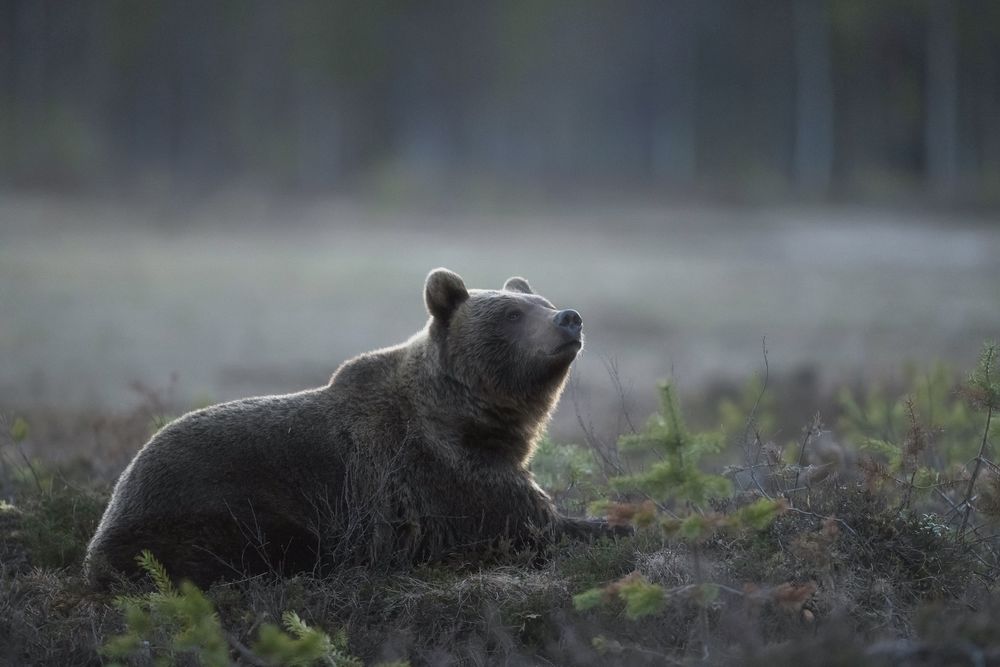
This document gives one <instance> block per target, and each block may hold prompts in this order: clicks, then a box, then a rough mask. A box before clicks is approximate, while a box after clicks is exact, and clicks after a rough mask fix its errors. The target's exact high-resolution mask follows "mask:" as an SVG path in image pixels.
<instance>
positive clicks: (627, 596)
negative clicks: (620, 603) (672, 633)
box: [618, 577, 666, 620]
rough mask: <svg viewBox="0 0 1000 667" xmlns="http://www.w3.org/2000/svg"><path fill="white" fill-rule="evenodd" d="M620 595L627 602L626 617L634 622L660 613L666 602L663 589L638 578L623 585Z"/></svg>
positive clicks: (619, 590)
mask: <svg viewBox="0 0 1000 667" xmlns="http://www.w3.org/2000/svg"><path fill="white" fill-rule="evenodd" d="M618 595H619V596H620V597H621V598H622V599H624V600H625V615H626V616H628V617H629V618H630V619H632V620H635V619H637V618H642V617H643V616H649V615H651V614H657V613H659V612H660V611H661V610H662V609H663V606H664V604H665V601H666V595H665V594H664V591H663V587H661V586H657V585H656V584H651V583H649V582H648V581H646V580H645V579H641V578H638V577H637V578H635V579H633V580H631V581H628V582H626V583H623V584H622V585H621V587H620V588H619V589H618Z"/></svg>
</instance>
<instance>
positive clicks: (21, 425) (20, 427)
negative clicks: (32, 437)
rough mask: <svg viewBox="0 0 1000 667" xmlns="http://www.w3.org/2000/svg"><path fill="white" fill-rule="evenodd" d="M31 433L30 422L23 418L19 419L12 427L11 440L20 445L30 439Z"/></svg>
mask: <svg viewBox="0 0 1000 667" xmlns="http://www.w3.org/2000/svg"><path fill="white" fill-rule="evenodd" d="M29 431H30V429H29V427H28V422H26V421H25V420H24V419H23V418H22V417H18V418H16V419H15V420H14V423H13V424H11V426H10V438H11V440H13V441H14V443H15V444H20V443H22V442H24V440H25V439H26V438H27V437H28V432H29Z"/></svg>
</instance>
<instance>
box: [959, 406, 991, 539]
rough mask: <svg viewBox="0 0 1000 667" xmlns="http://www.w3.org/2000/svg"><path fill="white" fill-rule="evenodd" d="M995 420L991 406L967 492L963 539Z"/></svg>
mask: <svg viewBox="0 0 1000 667" xmlns="http://www.w3.org/2000/svg"><path fill="white" fill-rule="evenodd" d="M992 418H993V406H992V405H991V406H989V407H988V408H987V409H986V428H984V429H983V441H982V442H981V443H980V444H979V454H977V455H976V467H975V468H973V469H972V477H971V478H970V479H969V488H968V489H967V490H966V492H965V500H964V501H963V502H965V515H963V516H962V526H961V527H960V528H959V529H958V537H959V538H961V537H962V535H964V534H965V526H966V524H967V523H969V515H970V514H971V513H972V491H973V489H974V488H975V486H976V480H977V479H978V478H979V471H980V470H981V469H982V467H983V461H985V460H986V459H985V457H984V456H983V454H985V452H986V443H987V440H988V439H989V435H990V420H991V419H992Z"/></svg>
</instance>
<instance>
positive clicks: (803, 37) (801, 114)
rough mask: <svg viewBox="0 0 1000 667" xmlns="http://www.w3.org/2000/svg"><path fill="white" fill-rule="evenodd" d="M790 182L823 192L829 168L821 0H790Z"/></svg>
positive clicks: (826, 38)
mask: <svg viewBox="0 0 1000 667" xmlns="http://www.w3.org/2000/svg"><path fill="white" fill-rule="evenodd" d="M794 11H795V21H794V29H795V84H796V86H795V153H794V166H793V169H794V173H795V182H796V185H797V186H798V188H799V189H800V190H801V191H802V192H806V193H810V194H825V193H826V192H828V191H829V188H830V178H831V174H832V171H833V81H832V73H831V65H830V17H829V13H828V9H827V6H826V0H795V4H794Z"/></svg>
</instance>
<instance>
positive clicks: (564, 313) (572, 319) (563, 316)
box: [555, 309, 583, 333]
mask: <svg viewBox="0 0 1000 667" xmlns="http://www.w3.org/2000/svg"><path fill="white" fill-rule="evenodd" d="M555 323H556V326H557V327H562V328H563V329H566V330H568V331H571V332H572V333H580V329H582V328H583V318H582V317H580V313H578V312H576V311H575V310H570V309H567V310H560V311H559V312H558V313H556V317H555Z"/></svg>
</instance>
